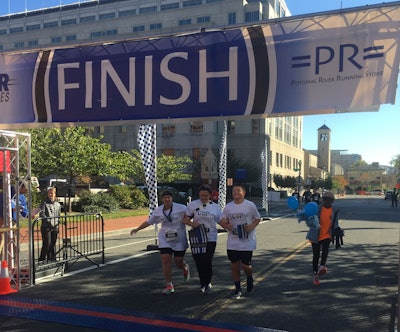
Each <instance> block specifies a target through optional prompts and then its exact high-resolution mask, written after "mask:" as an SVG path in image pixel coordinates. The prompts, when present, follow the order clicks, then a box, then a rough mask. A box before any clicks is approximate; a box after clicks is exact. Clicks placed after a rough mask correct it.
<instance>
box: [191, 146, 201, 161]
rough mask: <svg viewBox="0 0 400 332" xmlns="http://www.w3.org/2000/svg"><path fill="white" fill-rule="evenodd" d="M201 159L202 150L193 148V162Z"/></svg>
mask: <svg viewBox="0 0 400 332" xmlns="http://www.w3.org/2000/svg"><path fill="white" fill-rule="evenodd" d="M200 157H201V149H200V148H193V149H192V158H193V160H200Z"/></svg>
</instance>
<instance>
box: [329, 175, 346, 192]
mask: <svg viewBox="0 0 400 332" xmlns="http://www.w3.org/2000/svg"><path fill="white" fill-rule="evenodd" d="M332 183H333V189H336V190H339V191H344V190H345V188H346V187H347V185H348V184H349V183H348V181H347V180H346V178H345V177H344V176H343V175H335V176H333V177H332Z"/></svg>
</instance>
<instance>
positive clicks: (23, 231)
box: [0, 130, 32, 289]
mask: <svg viewBox="0 0 400 332" xmlns="http://www.w3.org/2000/svg"><path fill="white" fill-rule="evenodd" d="M0 174H1V179H2V184H1V189H2V193H1V204H2V205H3V223H2V225H1V224H0V243H2V245H1V244H0V257H1V259H2V260H6V261H7V265H8V268H9V276H10V281H11V285H12V286H13V287H14V288H16V289H20V287H21V285H29V286H30V285H32V277H31V271H32V261H31V246H30V243H31V232H30V231H29V230H30V229H31V223H32V220H31V206H32V195H31V194H32V187H31V181H30V180H31V136H30V134H27V133H21V132H12V131H6V130H0ZM22 185H25V186H26V187H27V189H28V191H27V193H26V201H27V205H28V215H27V225H21V221H22V216H21V215H20V213H14V218H13V208H14V209H15V211H20V200H19V190H20V187H21V186H22ZM0 217H1V216H0ZM24 220H25V222H26V219H24Z"/></svg>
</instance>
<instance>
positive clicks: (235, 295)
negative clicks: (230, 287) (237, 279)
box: [232, 289, 242, 299]
mask: <svg viewBox="0 0 400 332" xmlns="http://www.w3.org/2000/svg"><path fill="white" fill-rule="evenodd" d="M241 296H242V290H241V289H236V290H235V292H234V293H233V295H232V297H233V298H234V299H240V298H241Z"/></svg>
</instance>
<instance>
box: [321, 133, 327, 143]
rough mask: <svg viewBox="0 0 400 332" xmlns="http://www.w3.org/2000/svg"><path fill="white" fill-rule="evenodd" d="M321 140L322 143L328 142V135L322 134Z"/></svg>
mask: <svg viewBox="0 0 400 332" xmlns="http://www.w3.org/2000/svg"><path fill="white" fill-rule="evenodd" d="M320 140H321V142H328V134H321V136H320Z"/></svg>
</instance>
